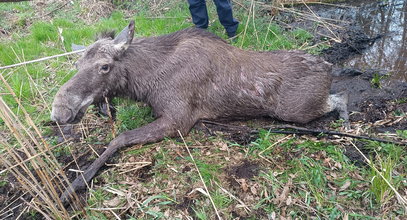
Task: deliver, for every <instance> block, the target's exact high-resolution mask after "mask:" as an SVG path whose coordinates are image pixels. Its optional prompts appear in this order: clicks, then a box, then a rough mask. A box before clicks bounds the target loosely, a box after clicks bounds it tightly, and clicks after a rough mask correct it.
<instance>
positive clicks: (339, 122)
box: [331, 119, 345, 129]
mask: <svg viewBox="0 0 407 220" xmlns="http://www.w3.org/2000/svg"><path fill="white" fill-rule="evenodd" d="M343 122H345V120H343V119H338V120H336V121H333V122H331V128H333V129H337V128H340V127H342V126H343Z"/></svg>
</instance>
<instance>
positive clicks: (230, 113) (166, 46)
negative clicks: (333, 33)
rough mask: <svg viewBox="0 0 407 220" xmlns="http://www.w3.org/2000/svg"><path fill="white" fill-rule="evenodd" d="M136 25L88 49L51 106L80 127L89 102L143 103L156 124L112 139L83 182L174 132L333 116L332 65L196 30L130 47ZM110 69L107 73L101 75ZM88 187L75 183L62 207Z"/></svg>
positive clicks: (64, 119)
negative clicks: (227, 122)
mask: <svg viewBox="0 0 407 220" xmlns="http://www.w3.org/2000/svg"><path fill="white" fill-rule="evenodd" d="M131 25H132V24H130V25H129V27H128V29H127V30H124V32H122V33H124V35H126V33H127V32H128V33H129V34H127V37H126V39H121V41H120V39H115V40H112V39H110V38H104V39H100V40H98V41H97V42H95V43H94V44H93V45H91V46H89V47H88V48H87V50H86V52H85V53H84V55H83V56H82V58H80V59H79V60H78V63H77V66H78V73H77V74H76V75H75V76H74V77H73V78H72V79H71V80H70V81H68V82H67V83H66V84H65V85H63V86H62V88H61V89H60V91H59V92H58V94H57V95H56V97H55V100H54V104H53V112H52V118H53V120H55V121H58V122H62V123H69V122H72V121H78V120H80V118H81V117H82V116H83V114H84V112H85V110H86V108H87V107H88V106H89V104H91V103H88V102H89V101H84V100H88V99H91V101H92V102H93V103H95V102H99V101H101V100H102V99H103V97H113V96H122V97H130V98H131V99H134V100H137V101H143V102H145V103H147V104H149V105H150V106H151V107H152V108H153V111H154V114H155V116H156V118H157V120H156V121H155V122H153V123H151V124H149V125H147V126H145V127H142V128H138V129H135V130H132V131H126V132H124V133H123V134H121V135H120V136H118V137H117V138H116V139H114V140H113V141H112V142H111V143H110V144H109V147H108V149H107V150H106V151H105V152H104V154H103V155H102V156H101V157H100V158H99V159H98V160H96V161H95V162H94V164H92V165H91V167H90V168H89V169H88V170H87V171H86V172H85V178H86V181H89V180H90V179H91V178H92V177H93V176H94V175H95V173H96V171H97V170H98V169H99V168H100V167H101V166H102V165H103V164H104V162H105V161H106V160H107V159H108V158H109V157H110V156H111V155H112V154H113V153H114V152H116V151H117V150H118V149H119V148H121V147H124V146H128V145H132V144H144V143H147V142H155V141H159V140H161V139H163V138H164V137H166V136H176V135H177V130H179V131H181V132H182V133H183V134H187V133H188V132H189V130H190V129H191V128H192V126H193V125H194V124H195V123H196V122H197V121H198V120H199V119H217V118H232V117H253V116H271V117H274V118H278V119H281V120H284V121H289V122H299V123H307V122H309V121H311V120H314V119H316V118H318V117H320V116H322V115H323V114H325V113H327V112H329V111H331V110H333V108H335V106H333V105H332V103H330V102H329V88H330V85H331V65H330V64H329V63H327V62H325V61H324V60H322V59H321V58H319V57H316V56H312V55H309V54H306V53H304V52H302V51H298V50H294V51H270V52H256V51H246V50H241V49H239V48H236V47H233V46H231V45H229V44H227V43H226V42H225V41H224V40H222V39H221V38H219V37H217V36H215V35H213V34H211V33H209V32H206V31H204V30H201V29H195V28H190V29H185V30H181V31H178V32H175V33H172V34H168V35H164V36H159V37H148V38H138V39H134V40H131V39H132V36H130V35H131V31H132V28H134V27H132V26H131ZM124 35H121V37H117V38H122V37H123V36H124ZM129 39H130V40H129ZM129 41H130V42H131V44H130V43H129ZM117 42H119V43H117ZM124 42H127V43H128V44H127V45H126V43H124ZM120 43H121V44H120ZM117 45H122V47H118V46H117ZM105 64H106V65H109V71H108V72H104V71H103V70H101V66H102V65H105ZM84 103H85V104H84ZM84 185H85V184H84V181H83V180H82V179H81V178H78V179H77V180H75V182H74V183H73V187H74V188H73V190H68V191H67V192H65V194H64V196H63V199H66V198H67V196H68V195H69V194H70V193H71V192H72V191H74V190H76V189H78V188H81V187H83V186H84Z"/></svg>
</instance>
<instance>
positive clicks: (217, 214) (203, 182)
mask: <svg viewBox="0 0 407 220" xmlns="http://www.w3.org/2000/svg"><path fill="white" fill-rule="evenodd" d="M178 134H179V136H180V137H181V139H182V142H183V143H184V145H185V148H186V149H187V151H188V154H189V156H190V157H191V160H192V162H193V163H194V166H195V169H196V170H197V172H198V175H199V178H200V179H201V182H202V184H203V185H204V187H205V191H206V193H207V194H208V197H209V200H210V201H211V204H212V206H213V209H214V210H215V213H216V216H217V217H218V219H219V220H221V219H222V218H221V217H220V215H219V212H218V209H217V208H216V205H215V203H214V202H213V199H212V197H211V194H210V193H209V190H208V187H206V184H205V181H204V179H203V177H202V175H201V172H200V171H199V168H198V166H197V165H196V162H195V159H194V157H193V156H192V154H191V151H190V150H189V148H188V145H187V144H186V142H185V140H184V136H182V134H181V132H180V131H179V130H178Z"/></svg>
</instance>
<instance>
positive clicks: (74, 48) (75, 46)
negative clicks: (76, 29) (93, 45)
mask: <svg viewBox="0 0 407 220" xmlns="http://www.w3.org/2000/svg"><path fill="white" fill-rule="evenodd" d="M71 47H72V51H79V50H84V49H86V47H85V46H83V45H76V44H72V45H71Z"/></svg>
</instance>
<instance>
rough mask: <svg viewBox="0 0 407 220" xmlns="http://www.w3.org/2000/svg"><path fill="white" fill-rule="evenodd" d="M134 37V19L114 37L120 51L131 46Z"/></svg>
mask: <svg viewBox="0 0 407 220" xmlns="http://www.w3.org/2000/svg"><path fill="white" fill-rule="evenodd" d="M133 37H134V20H132V21H130V24H129V25H128V26H127V27H125V28H124V29H123V30H122V31H121V32H120V34H119V35H117V36H116V37H115V38H114V44H115V47H116V48H117V49H119V50H120V51H125V50H127V48H129V46H130V44H131V41H132V40H133Z"/></svg>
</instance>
